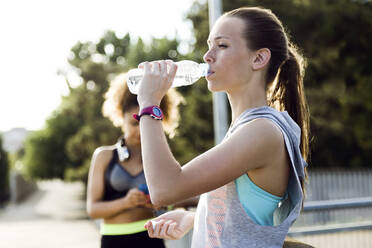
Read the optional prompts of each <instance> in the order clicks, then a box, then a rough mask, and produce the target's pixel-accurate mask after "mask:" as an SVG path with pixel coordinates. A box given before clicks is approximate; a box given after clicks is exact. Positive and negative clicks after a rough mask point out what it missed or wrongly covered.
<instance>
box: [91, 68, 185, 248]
mask: <svg viewBox="0 0 372 248" xmlns="http://www.w3.org/2000/svg"><path fill="white" fill-rule="evenodd" d="M125 77H126V75H125V74H120V75H118V76H117V77H116V78H115V79H114V80H113V81H112V82H111V83H110V87H109V89H108V91H107V92H106V94H105V102H104V104H103V114H104V116H105V117H107V118H109V119H110V120H111V121H112V123H113V124H114V125H115V126H117V127H120V128H121V129H122V131H123V134H124V135H123V136H122V137H120V139H119V140H118V143H117V144H115V145H111V146H101V147H98V148H97V149H96V150H95V152H94V154H93V157H92V162H91V167H90V171H89V178H88V192H87V211H88V214H89V216H90V217H91V218H93V219H98V218H101V219H103V223H102V225H101V227H100V234H101V235H102V237H101V247H102V248H116V247H153V248H157V247H159V248H160V247H164V244H163V240H161V239H150V238H149V237H148V234H147V232H146V230H145V228H144V224H145V223H146V222H147V221H148V220H149V219H150V218H153V217H154V208H153V205H152V204H151V203H150V200H149V198H148V195H147V196H146V194H145V193H147V194H148V192H146V180H145V176H144V173H143V167H142V157H141V140H140V132H139V126H138V122H137V121H136V120H134V119H133V117H132V115H133V114H134V113H138V103H137V96H135V95H132V94H131V93H130V92H129V90H128V87H127V84H126V81H125ZM181 100H182V99H181V97H180V96H179V95H178V94H177V93H176V91H174V90H172V91H169V92H168V93H167V95H166V96H165V97H164V98H163V100H162V102H161V104H160V105H161V106H162V108H163V110H164V128H165V130H166V132H167V133H168V134H169V136H170V137H173V136H174V134H175V129H176V128H177V126H178V119H179V114H178V109H177V107H178V104H179V103H180V101H181ZM141 190H142V191H141Z"/></svg>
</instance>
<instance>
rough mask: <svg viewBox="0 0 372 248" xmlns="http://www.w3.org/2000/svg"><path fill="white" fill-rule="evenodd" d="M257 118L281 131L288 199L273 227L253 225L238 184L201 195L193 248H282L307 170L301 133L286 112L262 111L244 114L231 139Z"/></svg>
mask: <svg viewBox="0 0 372 248" xmlns="http://www.w3.org/2000/svg"><path fill="white" fill-rule="evenodd" d="M257 118H266V119H269V120H271V121H273V122H274V123H275V124H276V125H277V126H278V127H279V128H280V129H281V131H282V133H283V137H284V140H285V144H286V148H287V151H288V154H289V158H290V161H291V167H290V177H289V181H288V188H287V197H285V198H284V199H283V200H282V201H281V202H280V203H279V205H278V208H277V209H276V210H275V212H274V226H261V225H258V224H256V223H255V222H253V221H252V220H251V219H250V218H249V216H248V215H247V213H246V212H245V210H244V208H243V206H242V204H241V203H240V201H239V198H238V194H237V191H236V185H235V181H232V182H230V183H228V184H226V185H224V186H222V187H220V188H218V189H215V190H213V191H210V192H207V193H204V194H202V195H201V197H200V200H199V204H198V208H197V211H196V214H195V222H194V233H193V239H192V248H206V247H224V248H225V247H226V248H241V247H244V248H250V247H263V248H269V247H270V248H271V247H282V246H283V242H284V239H285V236H286V235H287V233H288V230H289V227H290V226H291V225H292V223H293V222H294V221H295V220H296V218H297V217H298V215H299V213H300V210H301V205H302V198H303V194H302V190H301V184H300V181H299V177H300V178H303V177H304V167H305V166H307V164H306V162H305V161H304V160H303V158H302V156H301V152H300V148H299V145H300V137H301V130H300V128H299V127H298V125H297V124H296V123H295V122H294V121H293V120H292V118H291V117H290V116H289V115H288V113H287V112H279V111H277V110H275V109H273V108H271V107H267V106H264V107H259V108H252V109H248V110H246V111H245V112H243V113H242V114H241V115H240V116H239V117H238V119H237V120H236V121H235V123H234V124H233V125H232V126H231V127H230V129H229V130H228V132H227V134H226V137H225V138H227V137H229V136H230V135H231V134H232V133H233V132H234V131H235V130H236V128H238V127H239V126H240V125H242V124H244V123H247V122H249V121H252V120H254V119H257Z"/></svg>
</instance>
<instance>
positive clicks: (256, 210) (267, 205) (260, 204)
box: [235, 174, 282, 226]
mask: <svg viewBox="0 0 372 248" xmlns="http://www.w3.org/2000/svg"><path fill="white" fill-rule="evenodd" d="M235 185H236V191H237V193H238V197H239V200H240V202H241V203H242V205H243V208H244V210H245V212H246V213H247V214H248V215H249V217H251V219H252V220H253V221H254V222H255V223H257V224H260V225H263V226H272V225H274V211H275V209H276V208H277V207H278V204H279V203H280V201H281V200H282V197H279V196H276V195H273V194H270V193H269V192H266V191H265V190H263V189H261V188H260V187H258V186H257V185H256V184H255V183H254V182H252V180H251V179H250V178H249V177H248V175H247V174H243V175H242V176H240V177H238V178H237V179H236V180H235Z"/></svg>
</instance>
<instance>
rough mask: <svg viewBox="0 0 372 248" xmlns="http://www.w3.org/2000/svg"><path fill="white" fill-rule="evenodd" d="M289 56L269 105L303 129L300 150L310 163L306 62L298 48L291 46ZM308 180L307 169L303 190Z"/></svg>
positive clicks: (281, 66) (276, 81)
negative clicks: (305, 81)
mask: <svg viewBox="0 0 372 248" xmlns="http://www.w3.org/2000/svg"><path fill="white" fill-rule="evenodd" d="M288 55H289V56H288V58H287V59H286V60H285V61H284V62H283V63H282V64H281V65H280V67H279V72H278V75H277V77H276V79H275V80H274V82H273V85H272V86H271V89H272V90H271V95H269V105H270V106H272V107H275V108H277V109H278V110H280V111H284V110H285V111H287V112H288V114H289V115H290V116H291V117H292V119H293V120H294V121H296V123H297V125H298V126H299V127H300V128H301V144H300V149H301V153H302V156H303V158H304V160H305V161H308V156H309V136H310V125H309V122H310V121H309V109H308V106H307V102H306V98H305V91H304V85H303V77H304V68H305V61H304V59H303V57H302V56H301V55H300V54H299V53H298V52H297V49H296V47H294V46H293V45H291V44H290V45H289V48H288ZM269 92H270V91H269ZM306 179H307V171H306V168H305V178H304V179H303V180H301V184H302V189H303V190H304V187H303V184H304V180H306Z"/></svg>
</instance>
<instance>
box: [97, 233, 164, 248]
mask: <svg viewBox="0 0 372 248" xmlns="http://www.w3.org/2000/svg"><path fill="white" fill-rule="evenodd" d="M131 247H134V248H142V247H144V248H146V247H151V248H165V245H164V242H163V240H162V239H153V238H150V237H149V235H148V234H147V231H145V232H140V233H134V234H128V235H102V237H101V248H131Z"/></svg>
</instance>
